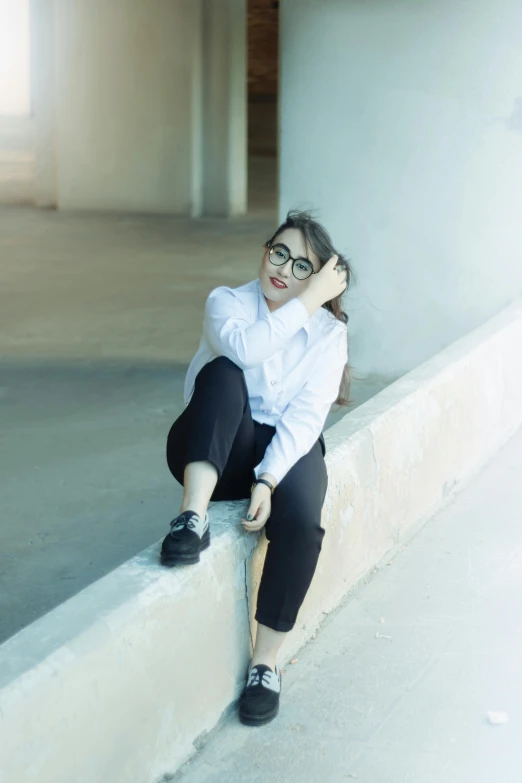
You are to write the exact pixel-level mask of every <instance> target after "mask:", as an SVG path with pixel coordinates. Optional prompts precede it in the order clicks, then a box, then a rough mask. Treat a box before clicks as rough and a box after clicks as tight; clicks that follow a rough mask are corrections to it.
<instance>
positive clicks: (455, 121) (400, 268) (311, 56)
mask: <svg viewBox="0 0 522 783" xmlns="http://www.w3.org/2000/svg"><path fill="white" fill-rule="evenodd" d="M281 15H282V18H281V58H282V63H281V98H280V106H281V182H280V187H281V202H280V205H281V206H280V209H281V215H283V214H284V213H285V212H286V210H287V209H288V208H289V207H290V206H294V205H298V206H315V207H319V208H320V217H321V218H322V219H323V221H324V222H325V224H326V225H327V227H328V228H329V229H330V230H331V233H332V236H333V239H334V242H335V243H336V244H337V245H338V246H339V249H340V250H344V251H347V252H348V255H349V256H350V257H351V259H352V263H353V265H354V267H355V270H356V273H357V277H358V285H357V287H356V288H354V289H353V292H352V293H351V294H350V295H349V296H348V297H347V305H348V308H349V314H350V322H349V328H350V333H351V355H350V364H351V365H352V366H356V368H357V372H361V371H363V372H375V373H377V374H379V375H390V376H392V377H393V376H398V375H401V374H402V373H404V372H406V371H408V370H410V369H411V368H412V367H414V366H416V365H417V364H419V363H420V362H422V361H423V360H425V359H427V358H428V357H430V356H431V355H433V354H434V353H436V352H438V351H439V350H441V349H442V348H443V347H445V346H446V345H448V344H449V343H450V342H452V341H453V340H454V339H456V338H458V337H459V336H461V335H462V334H464V333H466V332H467V331H469V330H471V329H472V328H474V327H475V326H477V325H478V324H480V323H482V322H484V321H485V320H486V319H487V318H488V317H489V316H491V315H492V314H494V313H496V312H497V311H499V310H500V309H501V308H502V307H503V306H504V305H505V304H507V303H509V302H511V301H513V300H514V299H515V298H516V297H518V296H520V295H521V294H522V263H521V261H522V259H521V250H522V221H521V218H520V216H521V212H522V210H521V207H522V45H521V30H522V4H521V3H520V2H518V0H442V1H441V0H424V1H423V2H422V3H418V2H412V0H386V1H385V2H384V0H380V1H378V0H371V2H364V3H363V2H358V1H356V0H353V1H350V0H343V1H341V0H285V2H284V3H282V4H281ZM484 371H485V372H487V368H484Z"/></svg>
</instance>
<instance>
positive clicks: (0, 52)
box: [0, 0, 31, 116]
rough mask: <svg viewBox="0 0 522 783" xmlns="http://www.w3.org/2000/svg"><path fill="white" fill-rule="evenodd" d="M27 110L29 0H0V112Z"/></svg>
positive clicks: (28, 88)
mask: <svg viewBox="0 0 522 783" xmlns="http://www.w3.org/2000/svg"><path fill="white" fill-rule="evenodd" d="M30 113H31V97H30V80H29V0H0V114H3V115H11V116H16V115H18V116H24V115H28V114H30Z"/></svg>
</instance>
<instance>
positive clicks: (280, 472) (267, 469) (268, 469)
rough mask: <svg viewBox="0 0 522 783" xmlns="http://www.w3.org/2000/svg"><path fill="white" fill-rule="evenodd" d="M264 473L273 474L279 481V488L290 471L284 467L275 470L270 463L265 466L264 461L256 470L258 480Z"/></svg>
mask: <svg viewBox="0 0 522 783" xmlns="http://www.w3.org/2000/svg"><path fill="white" fill-rule="evenodd" d="M262 473H271V474H272V476H273V477H274V478H275V480H276V481H277V486H279V484H280V483H281V481H282V480H283V479H284V477H285V476H286V474H287V473H288V469H286V470H285V468H284V467H283V466H282V465H280V466H279V468H274V467H273V466H271V465H270V463H269V462H267V463H266V464H265V461H264V460H263V461H262V462H260V463H259V465H258V466H257V467H255V468H254V474H255V477H256V479H258V478H259V476H260V475H261V474H262Z"/></svg>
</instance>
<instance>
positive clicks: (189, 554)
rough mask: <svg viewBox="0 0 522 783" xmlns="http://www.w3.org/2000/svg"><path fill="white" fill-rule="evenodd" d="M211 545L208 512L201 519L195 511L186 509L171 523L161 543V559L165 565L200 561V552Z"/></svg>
mask: <svg viewBox="0 0 522 783" xmlns="http://www.w3.org/2000/svg"><path fill="white" fill-rule="evenodd" d="M208 546H210V528H209V520H208V514H205V519H201V517H200V516H199V514H196V512H195V511H184V512H183V514H180V515H179V517H176V519H173V520H172V522H171V523H170V533H168V534H167V535H166V536H165V538H164V540H163V544H162V545H161V555H160V560H161V562H162V564H163V565H166V566H172V565H176V564H178V563H180V564H182V565H186V564H189V563H198V562H199V553H200V552H202V551H203V550H204V549H206V548H207V547H208Z"/></svg>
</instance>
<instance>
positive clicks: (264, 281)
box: [259, 228, 321, 311]
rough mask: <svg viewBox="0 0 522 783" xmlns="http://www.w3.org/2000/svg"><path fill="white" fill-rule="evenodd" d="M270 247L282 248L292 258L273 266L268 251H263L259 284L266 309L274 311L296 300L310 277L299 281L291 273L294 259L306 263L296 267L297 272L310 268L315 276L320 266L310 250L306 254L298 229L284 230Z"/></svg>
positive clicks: (302, 238)
mask: <svg viewBox="0 0 522 783" xmlns="http://www.w3.org/2000/svg"><path fill="white" fill-rule="evenodd" d="M272 244H273V245H276V244H283V245H286V247H287V248H288V250H289V252H290V255H291V256H292V258H289V259H288V261H287V262H286V263H284V264H283V265H281V266H276V265H275V264H272V262H271V261H270V256H269V252H268V248H267V249H266V250H265V253H264V255H263V260H262V262H261V269H260V270H259V282H260V284H261V289H262V291H263V293H264V295H265V298H266V300H267V304H268V309H269V310H271V311H272V310H276V309H277V308H278V307H281V306H282V305H284V304H286V302H289V301H290V299H293V298H294V297H295V296H299V294H302V293H303V291H305V290H306V288H307V287H308V284H309V283H310V280H311V279H312V276H311V275H310V277H307V278H306V279H305V280H298V279H297V278H296V277H295V276H294V275H293V273H292V264H293V261H292V259H293V258H297V259H303V260H305V263H304V264H301V265H300V264H299V261H298V262H297V264H296V272H297V273H299V271H300V269H303V270H304V268H305V267H306V266H308V264H309V263H311V264H312V266H313V270H314V272H318V271H319V269H320V268H321V263H320V261H319V259H318V257H317V256H316V254H315V253H314V252H313V251H312V250H307V247H306V245H305V241H304V237H303V235H302V234H301V232H300V231H299V229H297V228H287V229H285V230H284V231H281V233H280V234H278V235H277V237H276V238H275V239H274V241H273V243H272Z"/></svg>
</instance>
